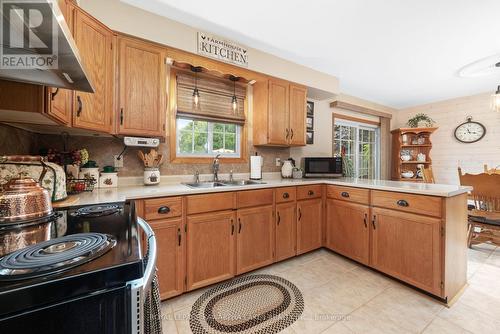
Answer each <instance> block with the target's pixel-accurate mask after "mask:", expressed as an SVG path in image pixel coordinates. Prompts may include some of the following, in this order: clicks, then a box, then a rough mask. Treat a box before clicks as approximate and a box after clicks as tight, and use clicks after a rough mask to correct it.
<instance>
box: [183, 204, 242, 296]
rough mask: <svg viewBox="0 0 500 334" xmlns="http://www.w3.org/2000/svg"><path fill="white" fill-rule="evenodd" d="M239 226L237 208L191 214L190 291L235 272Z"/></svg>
mask: <svg viewBox="0 0 500 334" xmlns="http://www.w3.org/2000/svg"><path fill="white" fill-rule="evenodd" d="M235 229H236V226H235V213H234V211H219V212H211V213H204V214H199V215H192V216H188V217H187V248H186V261H187V263H186V268H187V290H193V289H197V288H200V287H202V286H206V285H210V284H213V283H216V282H220V281H223V280H225V279H228V278H231V277H233V276H234V275H235V266H234V265H235V249H236V244H235V241H236V230H235Z"/></svg>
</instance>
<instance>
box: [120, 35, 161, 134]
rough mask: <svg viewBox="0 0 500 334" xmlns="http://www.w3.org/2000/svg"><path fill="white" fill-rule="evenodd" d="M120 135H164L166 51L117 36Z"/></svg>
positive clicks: (152, 45) (149, 44)
mask: <svg viewBox="0 0 500 334" xmlns="http://www.w3.org/2000/svg"><path fill="white" fill-rule="evenodd" d="M118 45H119V55H118V63H119V64H118V68H119V73H118V77H119V88H118V96H119V112H120V115H119V118H120V119H119V127H118V132H119V133H120V134H128V135H140V136H164V129H165V121H164V120H165V117H166V98H167V94H166V71H165V59H166V58H165V49H164V48H161V47H159V46H156V45H155V44H152V43H148V42H144V41H140V40H137V39H132V38H127V37H119V38H118Z"/></svg>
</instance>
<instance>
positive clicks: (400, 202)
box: [396, 199, 410, 207]
mask: <svg viewBox="0 0 500 334" xmlns="http://www.w3.org/2000/svg"><path fill="white" fill-rule="evenodd" d="M396 204H397V205H399V206H403V207H407V206H410V204H409V203H408V202H407V201H405V200H404V199H400V200H399V201H397V202H396Z"/></svg>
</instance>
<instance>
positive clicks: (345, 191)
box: [326, 186, 370, 204]
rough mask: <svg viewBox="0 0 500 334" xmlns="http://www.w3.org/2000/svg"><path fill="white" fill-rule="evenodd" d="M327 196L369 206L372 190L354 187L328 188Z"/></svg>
mask: <svg viewBox="0 0 500 334" xmlns="http://www.w3.org/2000/svg"><path fill="white" fill-rule="evenodd" d="M326 196H327V197H328V198H333V199H340V200H344V201H349V202H356V203H361V204H368V203H369V201H370V190H368V189H361V188H354V187H343V186H327V188H326Z"/></svg>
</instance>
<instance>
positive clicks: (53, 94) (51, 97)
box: [50, 88, 59, 101]
mask: <svg viewBox="0 0 500 334" xmlns="http://www.w3.org/2000/svg"><path fill="white" fill-rule="evenodd" d="M57 93H59V88H56V91H55V92H54V93H50V99H51V100H52V101H54V99H55V98H56V95H57Z"/></svg>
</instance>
